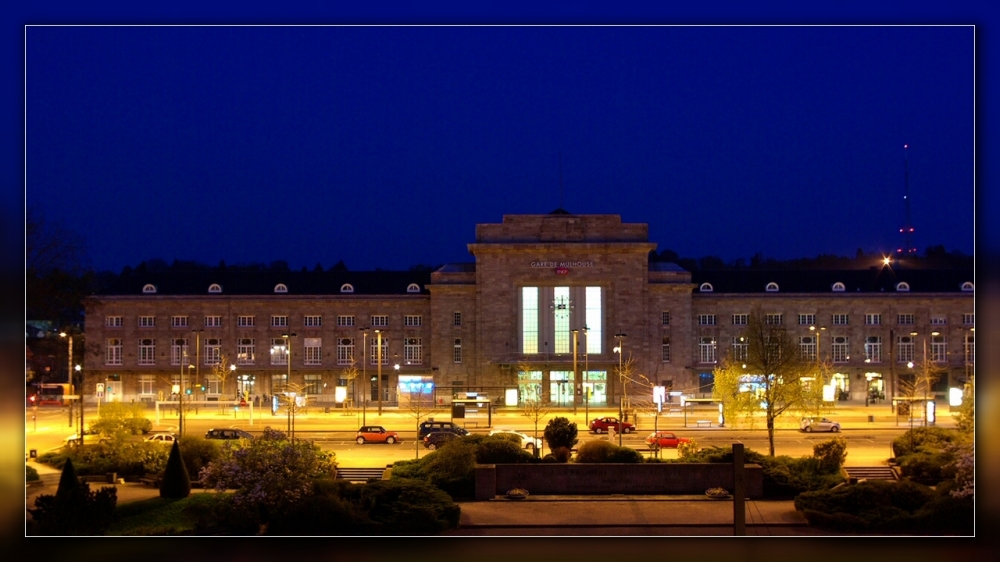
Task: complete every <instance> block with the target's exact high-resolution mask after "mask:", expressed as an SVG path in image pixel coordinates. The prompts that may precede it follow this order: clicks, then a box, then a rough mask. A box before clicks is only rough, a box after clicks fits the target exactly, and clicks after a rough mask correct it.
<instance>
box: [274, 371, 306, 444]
mask: <svg viewBox="0 0 1000 562" xmlns="http://www.w3.org/2000/svg"><path fill="white" fill-rule="evenodd" d="M305 389H306V385H305V384H302V383H297V382H290V383H288V384H286V385H285V390H284V391H283V392H281V393H278V394H277V396H278V401H279V403H280V404H281V405H282V406H284V407H285V413H286V415H287V416H288V433H289V435H290V438H291V440H292V441H294V440H295V415H296V414H297V413H298V412H299V410H302V409H303V408H304V407H305V402H306V399H307V396H306V395H305V393H304V392H303V391H304V390H305Z"/></svg>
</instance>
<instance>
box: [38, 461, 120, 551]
mask: <svg viewBox="0 0 1000 562" xmlns="http://www.w3.org/2000/svg"><path fill="white" fill-rule="evenodd" d="M117 504H118V490H117V489H116V488H114V487H111V486H107V487H103V488H101V489H100V490H98V491H97V492H92V491H91V490H90V485H89V484H85V483H84V484H81V483H80V481H79V479H78V478H77V475H76V469H75V468H74V467H73V461H72V460H69V459H67V460H66V463H65V464H64V465H63V471H62V474H61V475H60V477H59V487H58V488H57V489H56V494H55V495H54V496H53V495H49V494H42V495H40V496H38V497H37V498H35V508H34V509H30V508H29V509H28V512H29V513H31V517H32V521H31V524H30V525H29V526H28V529H29V531H30V534H37V535H99V534H101V533H103V532H104V531H105V530H106V529H107V528H108V527H109V526H110V525H111V521H112V518H113V517H114V512H115V507H116V506H117Z"/></svg>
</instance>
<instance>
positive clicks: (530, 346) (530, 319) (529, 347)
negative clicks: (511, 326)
mask: <svg viewBox="0 0 1000 562" xmlns="http://www.w3.org/2000/svg"><path fill="white" fill-rule="evenodd" d="M587 340H588V342H589V340H590V338H589V337H588V338H587ZM521 353H525V354H528V353H538V287H521Z"/></svg>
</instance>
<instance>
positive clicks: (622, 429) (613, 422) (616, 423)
mask: <svg viewBox="0 0 1000 562" xmlns="http://www.w3.org/2000/svg"><path fill="white" fill-rule="evenodd" d="M609 427H613V428H614V429H615V431H617V432H618V433H631V432H632V431H634V430H635V426H634V425H632V424H631V423H630V422H623V421H621V420H619V419H618V418H613V417H611V416H607V417H603V418H597V419H596V420H594V421H592V422H590V431H593V432H594V433H604V432H605V431H607V430H608V428H609Z"/></svg>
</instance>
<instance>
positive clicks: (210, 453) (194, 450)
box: [180, 435, 222, 476]
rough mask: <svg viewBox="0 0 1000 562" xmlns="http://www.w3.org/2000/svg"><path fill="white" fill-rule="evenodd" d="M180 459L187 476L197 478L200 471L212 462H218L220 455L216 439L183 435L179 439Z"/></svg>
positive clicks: (220, 451)
mask: <svg viewBox="0 0 1000 562" xmlns="http://www.w3.org/2000/svg"><path fill="white" fill-rule="evenodd" d="M180 443H181V445H182V447H181V459H183V460H184V466H185V467H186V468H187V471H188V474H189V475H194V476H197V475H198V474H200V473H201V469H203V468H205V467H206V466H208V464H209V463H210V462H212V461H215V460H218V459H219V456H220V455H221V454H222V449H220V447H219V442H218V440H216V439H205V438H204V437H202V436H200V435H185V436H184V437H182V438H181V439H180Z"/></svg>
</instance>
